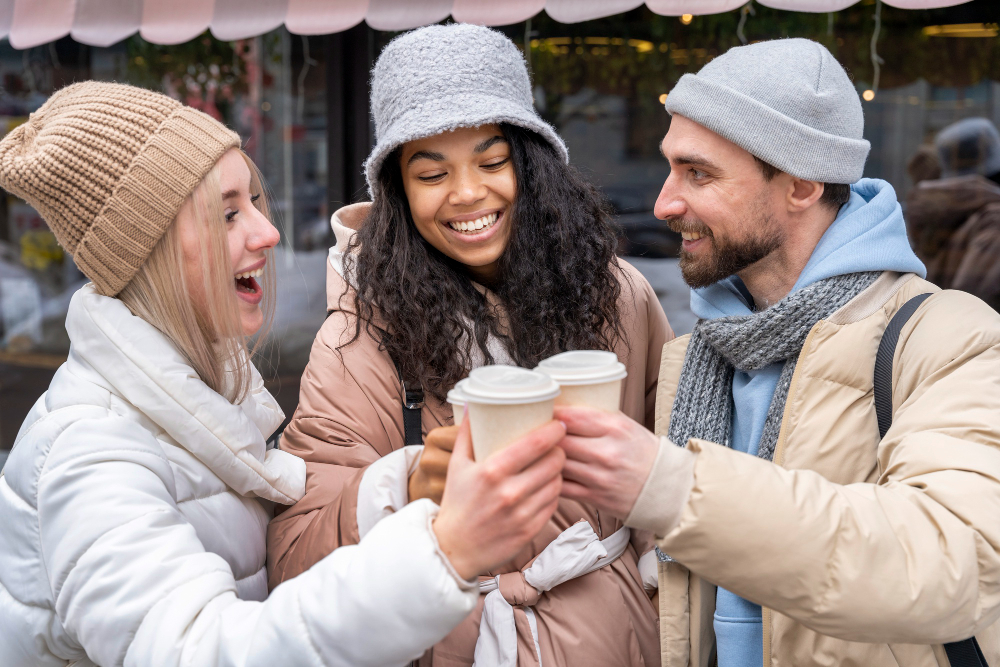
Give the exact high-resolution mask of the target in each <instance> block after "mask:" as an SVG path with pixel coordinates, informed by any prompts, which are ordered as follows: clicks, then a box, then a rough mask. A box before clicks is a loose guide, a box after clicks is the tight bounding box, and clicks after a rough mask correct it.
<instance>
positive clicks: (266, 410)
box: [66, 285, 305, 504]
mask: <svg viewBox="0 0 1000 667" xmlns="http://www.w3.org/2000/svg"><path fill="white" fill-rule="evenodd" d="M66 330H67V332H68V333H69V337H70V342H71V346H70V358H69V361H68V363H69V364H70V365H71V367H73V366H76V367H77V368H79V369H80V370H81V371H83V368H86V369H88V370H89V371H90V372H91V373H92V374H96V375H98V376H100V381H99V382H98V384H101V385H102V386H105V387H107V388H108V389H109V390H110V391H111V393H112V394H115V395H117V396H119V397H120V398H122V399H123V400H124V401H126V402H128V403H130V404H131V405H133V406H134V407H135V408H137V409H138V410H139V411H140V412H142V413H143V414H144V415H145V416H146V417H147V418H149V419H150V420H152V421H153V422H154V423H156V424H157V426H159V427H160V428H162V429H163V430H164V431H165V432H166V433H167V434H169V435H170V436H171V437H172V438H173V439H174V440H175V441H176V442H177V444H178V445H180V446H181V447H183V448H184V449H186V450H188V451H189V452H191V454H193V455H194V456H195V457H196V458H197V459H198V460H199V461H201V462H202V463H204V464H205V465H206V466H208V467H209V468H210V469H211V470H212V472H213V473H215V474H216V475H217V476H218V477H219V478H220V479H221V480H222V481H223V482H225V483H226V484H227V485H229V486H230V487H231V488H232V489H234V490H235V491H237V492H238V493H240V494H242V495H245V496H258V497H261V498H265V499H267V500H273V501H275V502H280V503H283V504H291V503H292V502H294V501H295V500H297V499H298V498H300V497H302V495H303V494H304V492H305V465H304V463H303V462H302V460H301V459H299V458H297V457H295V456H293V455H290V454H288V453H287V452H282V451H280V450H267V448H266V444H265V439H266V437H267V436H268V435H270V434H271V433H272V432H273V431H274V430H275V429H276V428H277V427H278V426H279V425H280V424H281V422H282V420H283V419H284V415H283V414H282V412H281V409H280V408H279V407H278V404H277V402H275V400H274V398H273V397H272V396H271V395H270V394H269V393H268V391H267V390H266V389H265V388H264V385H263V382H262V380H261V377H260V374H259V373H258V372H257V370H256V369H252V371H251V372H252V373H253V381H252V389H251V391H250V395H249V396H248V397H247V398H246V399H244V401H243V402H242V403H240V404H238V405H234V404H232V403H230V402H229V401H227V400H226V399H225V398H224V397H223V396H221V395H220V394H218V393H216V392H214V391H212V390H211V389H210V388H209V387H208V385H206V384H205V383H204V382H203V381H202V380H201V379H200V378H199V377H198V376H197V375H196V374H195V372H194V370H193V369H192V368H191V366H190V365H189V364H188V362H187V360H186V359H184V357H183V355H181V353H180V352H179V351H178V350H177V348H176V347H175V346H174V345H173V343H171V342H170V340H169V339H168V338H167V337H166V336H164V335H163V334H162V333H161V332H160V331H159V330H157V329H156V328H155V327H153V326H152V325H151V324H149V323H148V322H146V321H145V320H143V319H141V318H139V317H136V316H135V315H133V314H132V313H131V312H130V311H129V310H128V308H127V307H126V306H125V304H123V303H122V302H121V301H119V300H118V299H114V298H109V297H106V296H101V295H100V294H97V292H96V291H95V290H94V288H93V286H92V285H87V286H85V287H83V288H82V289H81V290H80V291H78V292H77V293H76V294H75V295H73V299H72V301H71V302H70V306H69V312H68V314H67V317H66Z"/></svg>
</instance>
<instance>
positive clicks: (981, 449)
mask: <svg viewBox="0 0 1000 667" xmlns="http://www.w3.org/2000/svg"><path fill="white" fill-rule="evenodd" d="M926 292H934V294H933V295H932V296H931V297H930V298H929V299H928V300H927V301H926V302H924V304H923V305H922V306H921V307H920V309H919V310H918V311H917V312H916V314H915V315H914V316H913V317H912V318H911V319H910V321H909V322H908V323H907V325H906V326H905V327H904V328H903V330H902V333H901V335H900V338H899V343H898V346H897V348H896V355H895V362H894V372H893V406H894V416H893V423H892V427H891V428H890V430H889V431H888V433H887V434H886V437H885V439H884V440H882V441H881V442H880V441H879V433H878V426H877V423H876V417H875V408H874V402H873V398H872V385H873V379H872V375H873V367H874V360H875V353H876V350H877V349H878V345H879V341H880V339H881V337H882V332H883V330H884V329H885V327H886V325H887V324H888V321H889V319H890V318H891V317H892V316H893V314H895V312H896V311H897V310H898V309H899V308H900V307H901V306H902V305H903V304H904V303H905V302H906V301H907V300H908V299H910V298H911V297H913V296H916V295H918V294H923V293H926ZM687 342H688V337H683V338H678V339H676V340H674V341H672V342H671V343H668V344H667V345H666V346H665V348H664V351H663V358H662V361H661V370H660V384H659V390H658V392H659V393H658V396H657V417H656V432H657V434H659V435H665V434H666V432H667V425H668V424H669V421H670V410H671V407H672V405H673V400H674V395H675V392H676V388H677V382H678V379H679V377H680V372H681V365H682V363H683V360H684V353H685V351H686V348H687ZM687 449H688V451H690V452H694V454H695V456H694V460H695V461H694V485H693V487H691V491H690V495H689V496H688V497H687V501H686V502H684V503H683V510H682V511H681V513H680V515H679V517H676V518H673V519H671V520H669V521H668V522H667V523H669V524H670V525H664V520H663V517H662V513H660V516H658V513H657V511H656V508H657V507H661V508H662V507H670V506H676V503H677V502H678V501H677V499H676V497H674V496H672V495H671V494H676V493H677V489H676V487H677V485H676V484H673V485H672V486H671V485H668V484H665V483H664V482H665V481H666V480H669V479H670V474H671V472H672V471H675V470H676V468H677V467H678V466H677V465H676V463H677V462H676V460H673V459H674V458H675V457H676V455H678V454H680V455H682V456H683V458H685V459H687V458H688V455H687V453H686V452H684V451H683V450H680V449H679V448H677V447H675V446H674V445H672V444H670V443H669V442H668V441H666V439H665V438H664V445H663V446H662V447H661V450H660V454H659V456H658V458H657V461H656V463H655V464H654V468H653V471H652V472H651V473H650V478H649V480H648V481H647V482H646V485H645V487H644V489H643V491H642V493H641V495H640V498H639V500H638V501H637V503H636V509H634V510H633V514H632V515H631V516H630V517H629V518H628V522H629V524H630V525H639V526H643V527H647V528H651V529H653V530H654V531H655V532H656V533H657V535H662V536H664V537H662V539H660V540H659V546H660V548H661V549H662V550H663V551H664V552H665V553H667V554H669V555H670V556H671V557H673V558H674V559H675V560H676V562H673V563H660V619H661V648H662V664H663V665H664V667H686V666H687V665H692V666H699V667H700V666H704V665H708V664H709V660H710V659H711V655H712V654H713V643H714V635H713V631H712V616H713V613H714V608H715V585H719V586H723V587H725V588H726V589H727V590H730V591H732V592H734V593H736V594H737V595H740V596H742V597H744V598H746V599H748V600H751V601H754V602H757V603H759V604H761V605H762V606H763V607H764V610H763V626H764V630H763V632H764V638H763V639H764V656H763V658H764V659H763V663H764V665H767V666H768V667H806V666H809V665H840V666H849V665H855V666H858V667H882V666H884V667H889V666H890V665H901V666H903V667H925V666H927V667H930V666H936V665H941V666H947V665H948V660H947V658H946V656H945V654H944V650H943V648H942V646H941V643H942V642H951V641H957V640H961V639H964V638H966V637H968V636H970V635H971V634H973V633H975V634H976V636H977V638H978V640H979V642H980V645H981V646H982V648H983V651H984V653H985V655H986V658H987V659H988V661H989V662H990V664H991V665H1000V624H997V623H996V621H997V618H998V616H1000V315H997V313H995V312H994V311H993V310H991V309H990V308H989V307H988V306H986V304H984V303H983V302H982V301H980V300H979V299H976V298H975V297H972V296H970V295H968V294H965V293H962V292H957V291H945V292H941V291H940V290H938V288H937V287H935V286H934V285H932V284H930V283H928V282H926V281H924V280H921V279H919V278H917V277H916V276H913V275H912V274H908V275H902V276H901V275H899V274H893V273H886V274H883V276H882V277H881V278H880V279H879V280H878V281H876V283H875V284H874V285H872V286H871V287H870V288H869V289H867V290H865V292H863V293H862V294H860V295H859V296H858V297H857V298H856V299H854V300H853V301H851V302H850V303H849V304H847V305H846V306H844V307H843V308H842V309H840V310H839V311H837V312H836V313H834V314H833V315H832V316H831V317H830V318H829V319H827V320H824V321H820V322H818V323H817V324H816V325H815V326H814V327H813V329H812V331H811V332H810V333H809V337H808V338H807V339H806V342H805V345H804V346H803V348H802V354H801V356H800V357H799V361H798V365H797V366H796V369H795V375H794V376H793V378H792V383H791V387H790V389H789V392H788V401H787V404H786V407H785V414H784V420H783V422H782V426H781V431H780V434H779V437H778V442H777V446H776V448H775V454H774V463H775V464H777V465H773V464H771V463H768V462H767V461H763V460H761V459H758V458H755V457H752V456H747V455H746V454H743V453H741V452H736V451H733V450H731V449H727V448H725V447H721V446H719V445H716V444H713V443H710V442H705V441H700V440H692V441H690V442H689V443H688V446H687ZM672 460H673V461H672ZM672 500H673V501H674V504H673V505H672V504H671V501H672ZM657 522H659V524H657Z"/></svg>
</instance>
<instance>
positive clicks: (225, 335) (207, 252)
mask: <svg viewBox="0 0 1000 667" xmlns="http://www.w3.org/2000/svg"><path fill="white" fill-rule="evenodd" d="M240 153H241V154H242V155H243V159H244V160H245V161H246V163H247V166H248V167H249V168H250V194H251V195H260V196H259V198H258V199H257V201H256V203H255V205H256V206H257V209H258V210H259V211H260V212H261V213H262V214H263V215H264V216H265V217H266V218H268V220H270V209H269V206H268V196H267V192H266V186H265V185H264V181H263V178H262V177H261V174H260V171H259V170H258V169H257V166H256V165H255V164H254V163H253V161H252V160H250V158H249V157H248V156H247V155H246V154H245V153H243V152H242V151H240ZM190 199H191V202H192V204H193V205H194V211H195V216H196V220H197V222H198V223H199V224H198V225H197V229H198V234H199V242H200V243H199V245H200V247H201V248H202V262H201V269H202V281H203V284H204V285H205V304H204V305H205V308H204V311H205V312H199V309H197V308H195V306H194V304H193V303H192V301H191V298H190V292H189V290H188V287H189V286H188V284H187V280H186V272H185V270H184V263H185V261H184V254H183V250H182V248H181V243H180V235H179V232H178V231H177V220H176V219H175V220H174V222H173V223H172V224H171V225H170V227H168V228H167V231H166V232H165V233H164V234H163V237H162V238H161V239H160V240H159V242H158V243H157V244H156V246H155V247H154V248H153V252H152V253H150V255H149V258H148V259H147V260H146V261H145V263H144V264H143V265H142V266H141V267H140V268H139V271H138V272H137V273H136V274H135V276H134V277H133V278H132V280H131V281H130V282H129V283H128V285H126V286H125V287H124V289H122V291H121V292H120V293H119V294H118V298H119V299H120V300H121V301H122V302H123V303H124V304H125V305H126V306H127V307H128V309H129V310H130V311H132V314H133V315H135V316H137V317H141V318H142V319H144V320H146V321H147V322H149V323H150V324H152V325H153V326H154V327H156V328H157V329H159V330H160V331H161V332H163V334H164V335H165V336H166V337H167V338H169V339H170V340H171V341H172V342H173V343H174V345H176V346H177V349H178V350H179V351H180V352H181V354H183V355H184V356H185V357H186V358H187V360H188V362H190V364H191V367H192V368H193V369H194V370H195V372H196V373H197V374H198V376H199V377H200V378H201V379H202V380H203V381H204V382H205V384H207V385H208V386H209V387H211V388H212V390H213V391H215V392H217V393H219V394H221V395H222V396H225V397H226V399H227V400H229V401H230V402H232V403H240V402H242V401H243V400H244V399H245V398H246V397H247V396H248V395H249V393H250V390H251V389H252V386H251V385H252V382H253V371H252V366H251V358H252V357H253V356H254V355H255V354H256V353H257V351H258V349H259V347H260V344H261V342H262V341H263V340H264V339H265V338H266V337H267V333H268V331H269V330H270V328H271V324H272V322H273V320H274V286H275V280H274V262H273V261H271V257H270V251H268V253H267V254H268V255H269V256H268V262H267V264H266V266H265V272H264V276H263V280H262V281H261V283H262V284H263V285H264V286H265V287H264V300H263V302H262V304H261V309H262V311H263V314H264V324H263V326H262V327H261V328H260V330H259V331H258V332H257V333H256V335H255V336H254V337H253V338H254V342H253V344H252V345H250V346H248V342H249V340H250V337H248V336H246V335H245V334H244V333H243V328H242V326H241V323H240V312H239V306H238V303H237V296H236V292H235V289H234V287H233V280H234V276H233V271H234V268H233V267H232V266H230V258H229V246H228V243H227V239H226V224H225V212H224V210H223V207H222V190H221V187H220V185H219V167H218V164H216V166H214V167H213V168H212V169H211V171H209V172H208V175H206V176H205V178H204V179H203V180H202V181H201V183H199V184H198V187H196V188H195V190H194V192H192V193H191V197H190Z"/></svg>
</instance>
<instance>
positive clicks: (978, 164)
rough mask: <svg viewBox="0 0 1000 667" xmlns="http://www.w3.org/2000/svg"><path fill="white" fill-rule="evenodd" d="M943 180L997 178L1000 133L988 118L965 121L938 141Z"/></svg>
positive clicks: (943, 133) (948, 128) (947, 129)
mask: <svg viewBox="0 0 1000 667" xmlns="http://www.w3.org/2000/svg"><path fill="white" fill-rule="evenodd" d="M934 147H935V148H936V149H937V153H938V159H940V161H941V176H943V177H944V178H950V177H952V176H969V175H971V174H979V175H980V176H993V175H994V174H996V173H998V172H1000V132H997V127H996V125H994V124H993V123H992V122H990V121H989V120H988V119H986V118H963V119H962V120H960V121H958V122H957V123H952V124H951V125H949V126H948V127H946V128H944V129H943V130H941V131H940V132H938V135H937V137H935V138H934Z"/></svg>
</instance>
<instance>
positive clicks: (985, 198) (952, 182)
mask: <svg viewBox="0 0 1000 667" xmlns="http://www.w3.org/2000/svg"><path fill="white" fill-rule="evenodd" d="M996 202H1000V185H997V184H996V183H994V182H993V181H991V180H989V179H986V178H983V177H982V176H979V175H975V174H974V175H971V176H957V177H955V178H941V179H938V180H934V181H921V182H920V183H918V184H917V185H916V187H914V188H913V189H912V190H910V193H909V195H907V197H906V223H907V226H908V227H909V230H910V236H911V238H912V239H913V243H914V245H915V246H916V250H917V252H918V253H919V254H921V255H922V256H924V257H933V256H934V255H935V254H937V252H938V251H939V250H940V248H941V246H942V244H943V243H944V242H945V241H946V240H947V239H948V238H949V237H950V236H951V234H952V232H954V231H955V230H956V229H958V228H959V227H961V226H962V224H964V223H965V221H966V220H968V219H969V217H970V216H971V215H972V214H973V213H975V212H976V211H978V210H979V209H981V208H982V207H984V206H986V205H987V204H993V203H996Z"/></svg>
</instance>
